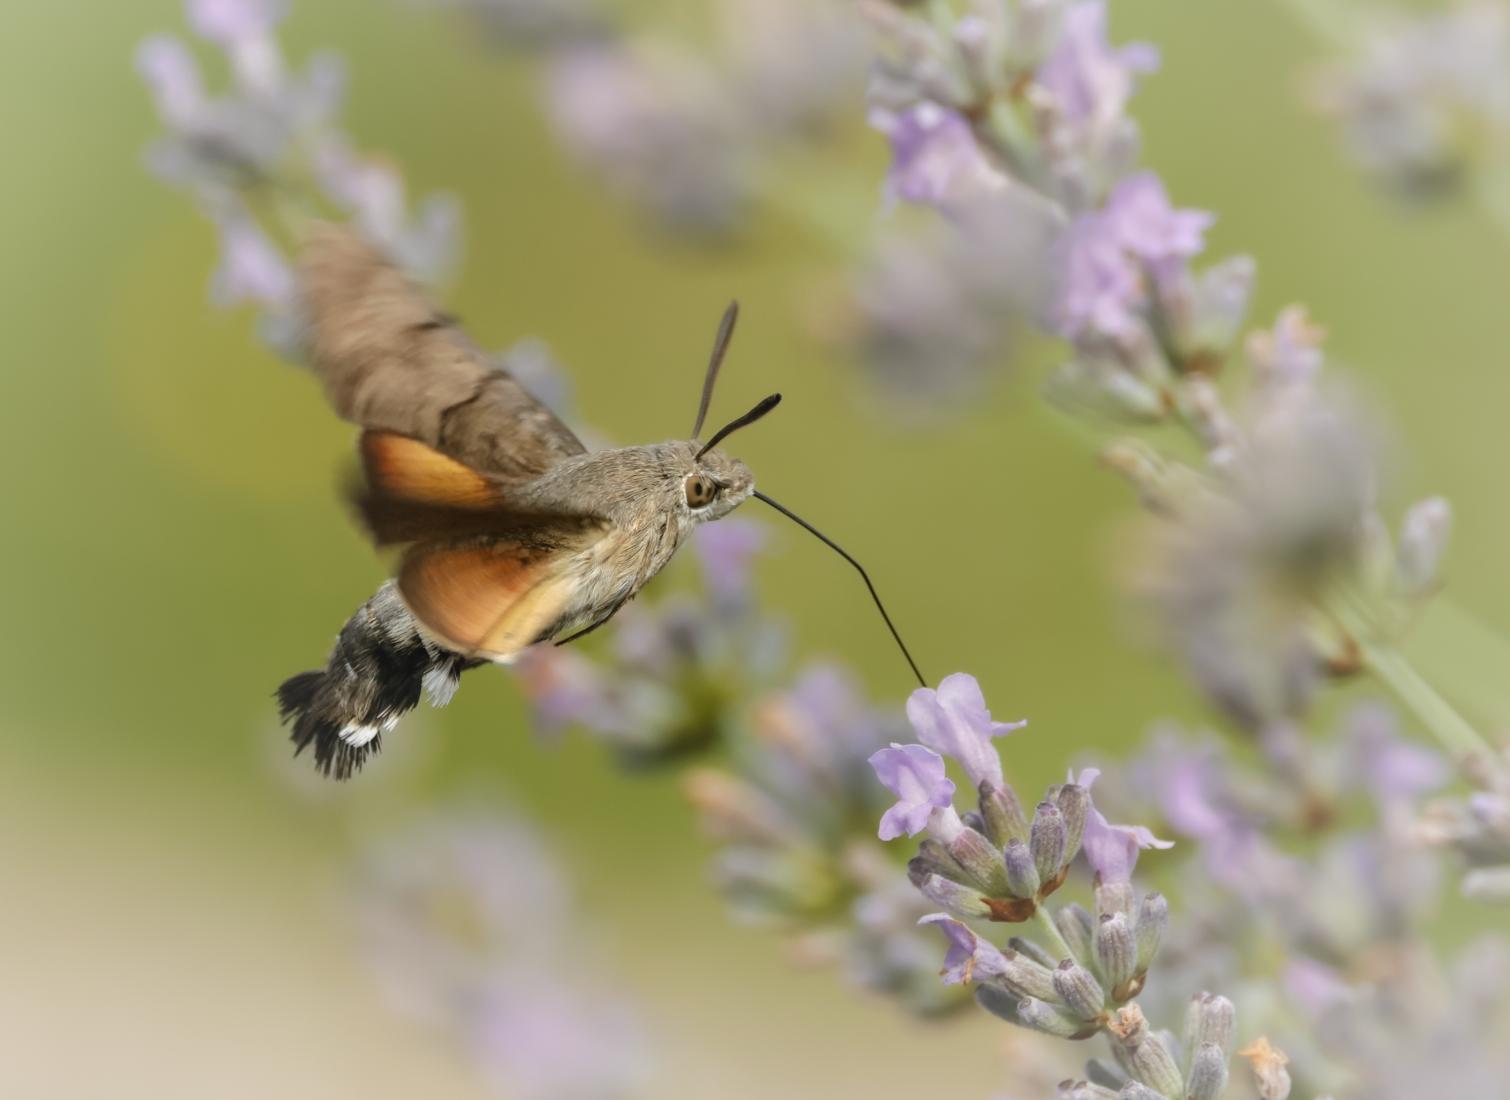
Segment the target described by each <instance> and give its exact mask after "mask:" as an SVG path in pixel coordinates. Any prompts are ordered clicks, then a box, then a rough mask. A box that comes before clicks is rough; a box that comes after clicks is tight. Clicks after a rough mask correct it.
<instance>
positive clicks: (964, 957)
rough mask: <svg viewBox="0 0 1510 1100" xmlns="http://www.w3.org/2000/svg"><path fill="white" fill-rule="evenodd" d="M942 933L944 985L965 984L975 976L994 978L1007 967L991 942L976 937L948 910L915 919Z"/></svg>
mask: <svg viewBox="0 0 1510 1100" xmlns="http://www.w3.org/2000/svg"><path fill="white" fill-rule="evenodd" d="M918 924H920V925H932V926H933V927H935V928H937V929H938V930H939V931H941V932H943V933H944V937H945V938H946V939H947V940H948V941H949V951H948V953H947V954H946V955H945V956H944V970H943V978H944V984H945V985H966V984H968V983H970V982H972V981H975V980H976V979H978V978H991V977H995V976H997V975H999V974H1001V973H1003V972H1004V971H1005V970H1006V961H1007V960H1006V958H1005V956H1003V955H1002V953H1001V951H999V950H998V949H997V948H996V947H995V946H994V945H993V944H991V943H989V942H988V941H986V940H984V939H982V938H981V937H980V936H977V935H976V934H975V932H974V931H973V930H972V929H971V928H970V926H969V925H968V924H965V923H964V922H963V921H959V920H955V919H954V918H953V917H951V916H949V915H948V914H947V913H931V914H929V915H928V916H926V917H924V918H923V919H922V920H920V921H918Z"/></svg>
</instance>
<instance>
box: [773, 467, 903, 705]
mask: <svg viewBox="0 0 1510 1100" xmlns="http://www.w3.org/2000/svg"><path fill="white" fill-rule="evenodd" d="M754 496H755V499H756V500H763V501H765V503H767V504H769V505H770V506H771V507H772V508H774V509H776V511H778V512H780V513H781V514H782V515H784V516H785V517H786V518H787V519H789V520H791V521H792V522H793V523H795V524H796V525H797V526H799V527H801V528H804V529H805V530H806V531H807V532H808V533H809V534H810V535H813V536H814V537H816V538H817V539H818V541H820V542H822V543H823V544H824V545H826V546H827V547H828V548H829V549H830V550H832V551H834V552H835V553H836V554H838V555H839V556H840V557H841V558H843V559H844V560H845V561H847V562H849V564H850V565H853V566H854V567H855V571H856V572H858V573H859V574H860V579H861V580H863V581H864V582H865V587H866V588H868V589H870V598H871V599H873V600H875V601H876V610H877V611H879V612H880V613H881V618H882V619H884V620H885V621H886V629H887V630H889V631H891V636H892V637H893V638H895V639H896V643H897V648H898V649H900V650H901V651H902V656H903V657H905V658H907V664H908V666H909V667H910V668H911V669H912V674H913V675H914V676H916V677H917V678H918V686H920V687H927V686H928V681H927V680H926V679H925V678H924V676H923V674H922V673H921V672H919V671H918V663H917V662H916V661H914V660H913V659H912V654H911V653H909V652H907V643H906V642H904V641H902V635H901V634H899V633H897V628H896V625H895V624H894V623H892V621H891V616H890V615H888V614H886V605H885V604H883V603H882V602H881V594H880V593H879V592H877V591H876V586H875V585H874V584H872V583H871V582H870V574H869V573H867V572H865V567H864V566H863V565H861V564H860V563H859V562H857V561H856V560H855V559H854V558H853V557H851V556H850V554H849V551H847V550H845V549H844V547H842V546H840V545H839V544H838V543H837V542H835V541H834V540H833V539H831V538H829V537H828V536H827V535H825V534H824V533H823V532H822V531H820V530H818V528H816V527H814V526H813V525H812V524H811V523H809V522H808V521H807V520H805V519H803V518H802V517H801V516H799V515H798V514H797V513H796V512H794V511H792V510H791V509H790V508H788V507H786V506H785V505H783V504H778V503H776V501H774V500H772V499H771V498H770V497H768V496H766V495H765V494H764V493H762V492H759V491H758V490H757V491H756V492H755V494H754Z"/></svg>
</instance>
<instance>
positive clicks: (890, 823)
mask: <svg viewBox="0 0 1510 1100" xmlns="http://www.w3.org/2000/svg"><path fill="white" fill-rule="evenodd" d="M870 766H871V767H872V768H874V769H875V772H876V778H877V779H879V780H880V781H881V783H882V784H883V785H884V786H885V787H886V789H887V790H889V791H891V793H892V794H894V795H896V796H897V802H896V805H894V806H892V807H891V808H890V809H889V810H887V811H886V813H885V814H884V815H883V816H882V818H881V828H880V831H879V834H878V835H879V836H880V838H881V839H882V840H895V839H896V838H897V837H899V836H901V835H902V834H903V833H906V834H907V835H908V836H917V835H918V833H920V832H922V831H923V830H924V829H925V828H927V826H928V819H929V818H930V817H931V816H932V815H933V811H934V810H936V809H938V810H941V809H944V808H945V807H947V806H948V805H949V804H950V803H951V802H952V801H953V799H954V783H953V781H952V780H950V779H949V777H948V776H946V775H945V774H944V758H943V757H941V756H939V754H938V753H936V752H934V751H933V750H931V749H926V748H924V747H923V746H922V745H899V744H897V743H895V742H893V743H892V745H891V747H890V748H886V749H880V750H878V751H877V752H875V753H873V754H871V757H870Z"/></svg>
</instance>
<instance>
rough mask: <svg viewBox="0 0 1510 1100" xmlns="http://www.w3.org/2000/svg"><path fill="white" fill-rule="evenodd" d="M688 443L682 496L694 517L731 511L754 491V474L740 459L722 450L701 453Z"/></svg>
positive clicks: (702, 518) (706, 517) (699, 519)
mask: <svg viewBox="0 0 1510 1100" xmlns="http://www.w3.org/2000/svg"><path fill="white" fill-rule="evenodd" d="M699 449H700V445H699V444H698V443H696V442H695V441H693V442H689V443H688V444H687V457H688V466H687V468H686V471H685V472H684V474H683V475H682V479H681V488H680V492H681V499H682V503H683V504H684V505H685V506H686V508H687V511H688V512H689V513H690V514H691V516H692V518H693V519H694V520H695V521H697V522H699V523H704V522H706V521H708V520H711V519H719V518H720V517H722V516H726V515H728V514H729V513H730V512H732V511H733V510H734V509H735V508H738V507H739V506H740V505H741V504H743V503H744V502H745V501H746V500H748V499H749V498H750V494H751V493H753V492H754V491H755V475H754V474H752V473H750V468H749V467H748V466H746V465H745V464H744V463H743V462H741V461H739V459H737V458H734V457H732V456H730V455H726V454H724V453H723V452H722V451H705V452H704V453H702V454H700V455H699V454H698V453H697V451H698V450H699Z"/></svg>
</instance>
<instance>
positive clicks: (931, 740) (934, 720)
mask: <svg viewBox="0 0 1510 1100" xmlns="http://www.w3.org/2000/svg"><path fill="white" fill-rule="evenodd" d="M907 720H908V721H909V722H911V723H912V728H913V730H914V731H915V732H916V733H917V735H918V740H919V741H921V742H922V743H923V744H925V745H927V746H928V747H929V748H930V749H933V750H934V751H935V752H938V753H942V754H943V755H945V756H950V757H953V758H954V759H955V760H957V761H959V763H960V764H962V765H963V766H964V769H965V771H966V772H967V773H968V774H969V776H970V781H971V783H972V784H973V785H975V786H977V787H978V786H980V785H981V784H982V783H990V784H991V785H992V786H994V787H1000V786H1002V785H1003V783H1004V782H1005V780H1004V779H1003V777H1002V772H1001V757H1000V756H998V755H997V752H996V748H995V747H994V746H993V745H992V744H991V739H992V738H994V737H1001V736H1003V735H1004V734H1008V733H1011V732H1012V731H1013V730H1016V729H1021V728H1022V727H1023V726H1025V725H1027V722H1025V721H1023V722H993V721H992V720H991V712H990V711H989V710H987V709H986V700H985V696H983V695H982V694H981V690H980V684H979V683H977V682H976V679H975V677H974V676H971V675H970V674H969V673H966V672H956V673H954V674H953V675H952V676H945V677H944V679H943V681H942V682H941V683H940V684H939V686H938V690H937V691H935V690H934V689H933V688H918V689H917V690H916V691H914V692H913V693H912V695H911V696H909V697H908V699H907ZM883 781H884V780H883ZM888 786H890V784H888Z"/></svg>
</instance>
